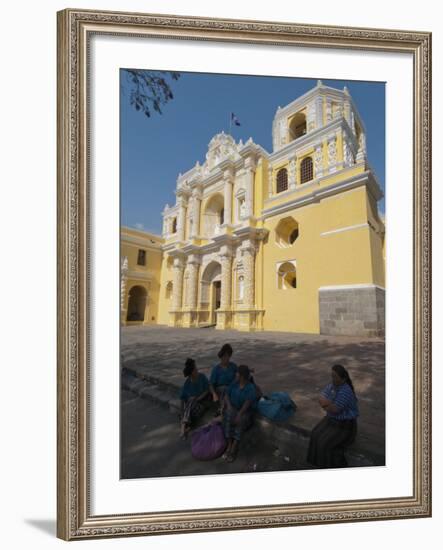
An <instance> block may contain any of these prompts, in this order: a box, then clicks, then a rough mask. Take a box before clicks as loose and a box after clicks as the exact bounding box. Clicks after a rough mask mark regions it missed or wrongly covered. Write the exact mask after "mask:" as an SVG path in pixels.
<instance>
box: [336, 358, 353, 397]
mask: <svg viewBox="0 0 443 550" xmlns="http://www.w3.org/2000/svg"><path fill="white" fill-rule="evenodd" d="M332 370H333V371H334V372H335V373H336V374H338V376H340V378H341V379H342V380H344V381H345V382H346V384H348V385H349V386H351V390H352V391H353V392H354V395H355V390H354V384H353V383H352V380H351V377H350V376H349V373H348V371H347V370H346V369H345V367H344V366H343V365H338V364H337V365H333V366H332Z"/></svg>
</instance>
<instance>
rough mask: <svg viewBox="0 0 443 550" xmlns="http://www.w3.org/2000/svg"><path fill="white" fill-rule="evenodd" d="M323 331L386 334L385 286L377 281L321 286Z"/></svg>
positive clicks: (326, 332) (348, 334) (368, 335)
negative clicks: (363, 283)
mask: <svg viewBox="0 0 443 550" xmlns="http://www.w3.org/2000/svg"><path fill="white" fill-rule="evenodd" d="M319 309H320V334H327V335H346V336H363V337H375V336H378V337H380V336H384V335H385V289H384V288H381V287H379V286H377V285H373V284H367V285H344V286H334V287H332V286H331V287H321V288H319Z"/></svg>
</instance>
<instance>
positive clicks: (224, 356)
mask: <svg viewBox="0 0 443 550" xmlns="http://www.w3.org/2000/svg"><path fill="white" fill-rule="evenodd" d="M232 353H233V350H232V346H231V345H230V344H224V345H223V346H222V347H221V349H220V351H219V352H218V358H219V359H220V362H219V363H217V364H216V365H215V366H214V367H212V370H211V375H210V377H209V389H210V391H211V394H212V399H213V400H214V401H215V402H218V401H220V403H221V404H223V398H224V394H225V391H226V390H227V388H228V387H229V386H230V385H231V384H232V382H234V380H235V377H236V374H237V370H238V367H237V365H236V364H235V363H233V362H232V361H231V357H232Z"/></svg>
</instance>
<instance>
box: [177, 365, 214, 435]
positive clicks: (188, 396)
mask: <svg viewBox="0 0 443 550" xmlns="http://www.w3.org/2000/svg"><path fill="white" fill-rule="evenodd" d="M183 374H184V376H185V378H186V381H185V383H184V384H183V387H182V389H181V392H180V399H181V432H180V435H181V437H182V439H185V438H186V436H187V434H188V432H189V430H190V429H191V424H192V422H193V421H194V420H196V419H197V418H199V417H200V416H201V415H202V414H203V413H204V411H205V409H206V406H207V404H208V399H207V398H208V397H209V382H208V379H207V378H206V376H205V375H204V374H203V373H202V372H198V369H197V366H196V364H195V361H194V359H190V358H188V359H186V362H185V368H184V369H183Z"/></svg>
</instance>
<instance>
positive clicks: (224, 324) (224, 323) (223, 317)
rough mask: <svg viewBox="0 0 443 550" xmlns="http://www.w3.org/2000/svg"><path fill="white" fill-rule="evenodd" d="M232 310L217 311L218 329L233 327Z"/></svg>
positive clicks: (216, 326)
mask: <svg viewBox="0 0 443 550" xmlns="http://www.w3.org/2000/svg"><path fill="white" fill-rule="evenodd" d="M232 315H233V313H232V311H220V310H218V311H217V324H216V325H215V328H216V329H218V330H226V329H228V328H231V323H232Z"/></svg>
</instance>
